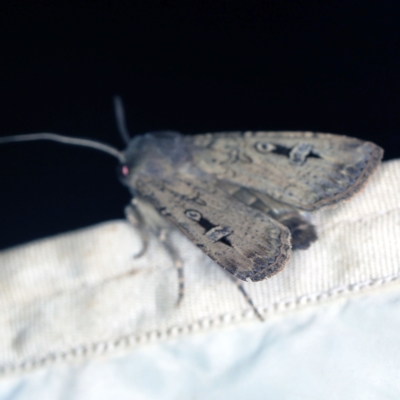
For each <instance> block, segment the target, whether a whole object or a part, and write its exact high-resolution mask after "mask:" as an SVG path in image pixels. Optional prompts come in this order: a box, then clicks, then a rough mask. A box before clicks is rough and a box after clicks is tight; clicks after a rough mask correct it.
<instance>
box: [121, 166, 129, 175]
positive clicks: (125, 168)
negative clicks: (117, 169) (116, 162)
mask: <svg viewBox="0 0 400 400" xmlns="http://www.w3.org/2000/svg"><path fill="white" fill-rule="evenodd" d="M121 173H122V175H123V176H127V175H128V174H129V168H128V167H127V166H126V165H123V166H122V168H121Z"/></svg>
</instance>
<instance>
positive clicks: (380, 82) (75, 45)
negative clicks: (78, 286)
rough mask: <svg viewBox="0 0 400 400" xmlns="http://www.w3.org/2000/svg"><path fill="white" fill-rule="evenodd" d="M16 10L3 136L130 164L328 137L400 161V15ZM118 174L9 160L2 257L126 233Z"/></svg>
mask: <svg viewBox="0 0 400 400" xmlns="http://www.w3.org/2000/svg"><path fill="white" fill-rule="evenodd" d="M60 4H61V3H60V2H55V4H54V5H50V3H49V4H46V2H43V1H39V2H30V3H23V2H10V4H9V5H8V6H2V10H1V12H0V34H1V48H0V50H1V52H0V68H1V71H0V72H1V74H0V102H1V103H0V107H1V108H0V109H1V112H0V135H2V136H3V135H4V136H5V135H10V134H20V133H33V132H41V131H47V132H57V133H62V134H66V135H71V136H79V137H86V138H93V139H96V140H100V141H103V142H107V143H109V144H112V145H114V146H117V147H119V148H122V147H123V145H122V141H121V140H120V138H119V135H118V132H117V129H116V125H115V120H114V115H113V108H112V96H113V95H115V94H119V95H121V96H122V98H123V100H124V103H125V108H126V112H127V120H128V126H129V129H130V131H131V133H132V134H139V133H143V132H146V131H150V130H162V129H171V130H178V131H181V132H184V133H190V134H191V133H200V132H209V131H211V132H214V131H225V130H253V129H254V130H255V129H260V130H314V131H322V132H332V133H340V134H347V135H351V136H356V137H359V138H363V139H367V140H372V141H374V142H376V143H377V144H379V145H381V146H382V147H383V148H385V159H393V158H397V157H399V156H400V136H399V134H398V131H399V129H400V124H399V122H400V120H399V110H400V90H399V89H400V68H399V61H400V46H399V40H400V22H399V21H400V18H399V17H400V13H399V10H398V6H397V4H398V2H396V1H392V2H385V1H376V2H368V1H335V2H332V1H315V2H311V1H283V0H277V1H258V2H254V1H241V2H231V1H219V0H213V1H211V0H210V1H194V0H193V1H168V0H163V1H161V0H159V1H153V0H146V1H142V2H139V1H136V2H131V1H129V2H128V1H115V0H114V1H93V2H88V1H73V0H71V1H69V2H68V3H66V4H65V5H63V6H61V5H60ZM116 167H117V162H116V160H115V159H113V158H112V157H110V156H108V155H106V154H102V153H99V152H96V151H93V150H90V149H84V148H79V147H71V146H62V145H59V144H55V143H51V142H30V143H20V144H7V145H2V146H0V168H1V174H0V190H1V192H0V193H1V196H0V248H6V247H9V246H13V245H16V244H19V243H23V242H26V241H29V240H33V239H37V238H40V237H45V236H49V235H53V234H56V233H61V232H65V231H69V230H72V229H76V228H80V227H85V226H89V225H92V224H95V223H98V222H103V221H106V220H110V219H114V218H123V207H124V205H125V204H127V202H128V201H129V194H128V191H127V190H126V188H124V187H123V186H121V185H120V183H119V181H118V180H117V178H116V176H117V175H116Z"/></svg>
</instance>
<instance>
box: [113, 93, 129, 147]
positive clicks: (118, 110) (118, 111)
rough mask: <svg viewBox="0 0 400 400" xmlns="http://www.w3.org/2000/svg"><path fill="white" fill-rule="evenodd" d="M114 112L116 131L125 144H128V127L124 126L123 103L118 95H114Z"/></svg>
mask: <svg viewBox="0 0 400 400" xmlns="http://www.w3.org/2000/svg"><path fill="white" fill-rule="evenodd" d="M114 112H115V119H116V121H117V127H118V131H119V133H120V135H121V137H122V140H123V141H124V142H125V144H129V142H130V141H131V137H130V135H129V131H128V128H127V127H126V119H125V110H124V103H123V102H122V99H121V97H120V96H114Z"/></svg>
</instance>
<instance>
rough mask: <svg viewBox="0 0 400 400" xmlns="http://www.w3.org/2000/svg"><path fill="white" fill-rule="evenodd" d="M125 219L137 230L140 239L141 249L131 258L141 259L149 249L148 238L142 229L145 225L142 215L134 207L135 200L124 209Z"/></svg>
mask: <svg viewBox="0 0 400 400" xmlns="http://www.w3.org/2000/svg"><path fill="white" fill-rule="evenodd" d="M124 211H125V217H126V219H127V221H128V222H129V223H130V224H131V225H132V226H133V227H134V228H137V229H138V230H139V234H140V237H141V239H142V248H141V249H140V250H139V252H138V253H137V254H135V255H134V256H133V258H140V257H142V256H143V255H144V254H145V253H146V251H147V249H148V247H149V236H148V234H147V231H146V229H144V227H145V224H144V220H143V217H142V215H141V214H140V212H139V210H138V209H137V208H136V207H135V200H134V199H133V200H132V202H131V203H130V204H128V205H127V206H126V207H125V210H124Z"/></svg>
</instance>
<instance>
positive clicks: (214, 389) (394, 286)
mask: <svg viewBox="0 0 400 400" xmlns="http://www.w3.org/2000/svg"><path fill="white" fill-rule="evenodd" d="M399 188H400V161H392V162H387V163H384V164H383V166H382V167H381V168H380V169H379V171H378V172H377V173H376V174H375V175H374V176H373V177H372V179H371V181H370V182H369V184H368V185H367V187H366V188H365V190H364V191H363V192H362V193H360V194H359V195H357V196H356V197H355V198H354V199H351V200H350V201H348V202H346V203H345V204H341V205H340V206H339V207H337V208H335V209H328V210H324V211H320V212H318V213H316V214H314V215H312V221H313V222H314V223H315V225H316V226H317V230H318V235H319V240H318V241H317V242H316V243H315V244H313V245H312V247H311V248H310V249H309V250H307V251H298V252H294V253H293V255H292V259H291V261H290V263H289V264H288V265H287V266H286V268H285V269H284V271H283V272H281V273H280V274H278V275H276V276H275V277H273V278H271V279H269V280H267V281H264V282H261V283H257V284H255V283H248V284H246V289H247V290H248V292H249V293H250V295H251V297H252V298H253V300H254V301H255V303H256V305H257V306H258V307H259V309H260V310H261V311H262V312H264V311H265V312H266V317H267V321H266V322H265V323H261V322H259V321H258V320H257V319H255V317H254V315H253V313H252V312H251V310H250V309H249V306H248V305H247V303H246V302H245V300H244V299H243V297H242V296H241V294H240V293H239V291H238V290H237V289H236V287H235V285H233V284H232V282H231V281H230V279H228V278H227V277H226V275H225V273H224V272H223V271H222V270H221V268H219V267H218V266H217V265H216V264H214V263H213V262H212V261H211V260H209V259H208V258H207V257H206V256H204V255H203V253H202V252H201V251H200V250H199V249H197V248H196V247H195V246H193V245H192V244H191V243H190V242H189V241H188V240H187V239H186V238H185V237H184V236H183V235H182V234H180V233H179V232H178V231H176V232H175V233H174V243H175V246H176V247H177V248H179V252H180V256H181V258H182V259H183V261H184V267H185V287H186V291H185V297H184V300H183V302H182V304H181V305H180V306H179V307H178V308H177V307H176V306H175V302H176V299H177V288H178V282H177V274H176V271H175V270H174V267H173V265H172V260H171V258H170V256H169V254H168V252H167V251H166V250H165V248H164V247H163V246H162V245H161V244H160V243H159V241H158V239H156V238H151V241H150V248H149V249H148V251H147V252H146V254H145V255H144V256H143V257H141V258H137V259H135V258H133V255H134V254H135V253H137V252H138V251H139V250H140V248H141V238H140V235H139V233H138V232H137V231H135V230H134V229H133V228H131V227H130V226H129V225H127V224H126V223H125V222H123V221H112V222H108V223H105V224H102V225H99V226H96V227H92V228H88V229H84V230H81V231H78V232H73V233H68V234H65V235H60V236H58V237H54V238H49V239H45V240H40V241H37V242H34V243H31V244H28V245H24V246H20V247H18V248H14V249H10V250H7V251H4V252H2V253H1V255H0V274H1V275H0V318H1V320H0V324H1V329H0V370H1V371H2V372H3V376H4V378H3V380H2V381H0V399H1V400H3V399H12V400H14V399H18V400H19V399H28V398H29V399H47V398H48V399H55V398H63V399H108V398H111V396H115V398H118V399H132V398H134V399H164V398H165V399H178V398H179V399H180V398H182V399H191V398H193V399H203V398H207V399H214V398H215V399H221V398H234V399H248V398H251V399H258V398H260V399H265V398H273V399H281V398H282V399H288V398H289V399H292V398H293V399H294V398H295V399H302V398H304V399H314V398H315V399H320V398H326V399H338V398H340V399H357V398H360V399H375V398H376V399H377V398H396V399H397V398H399V397H400V381H399V379H398V377H399V376H400V341H399V340H398V335H399V332H400V329H399V328H400V310H399V307H398V304H400V279H399V278H400V274H399V269H400V251H399V250H398V238H399V237H400V190H399Z"/></svg>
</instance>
